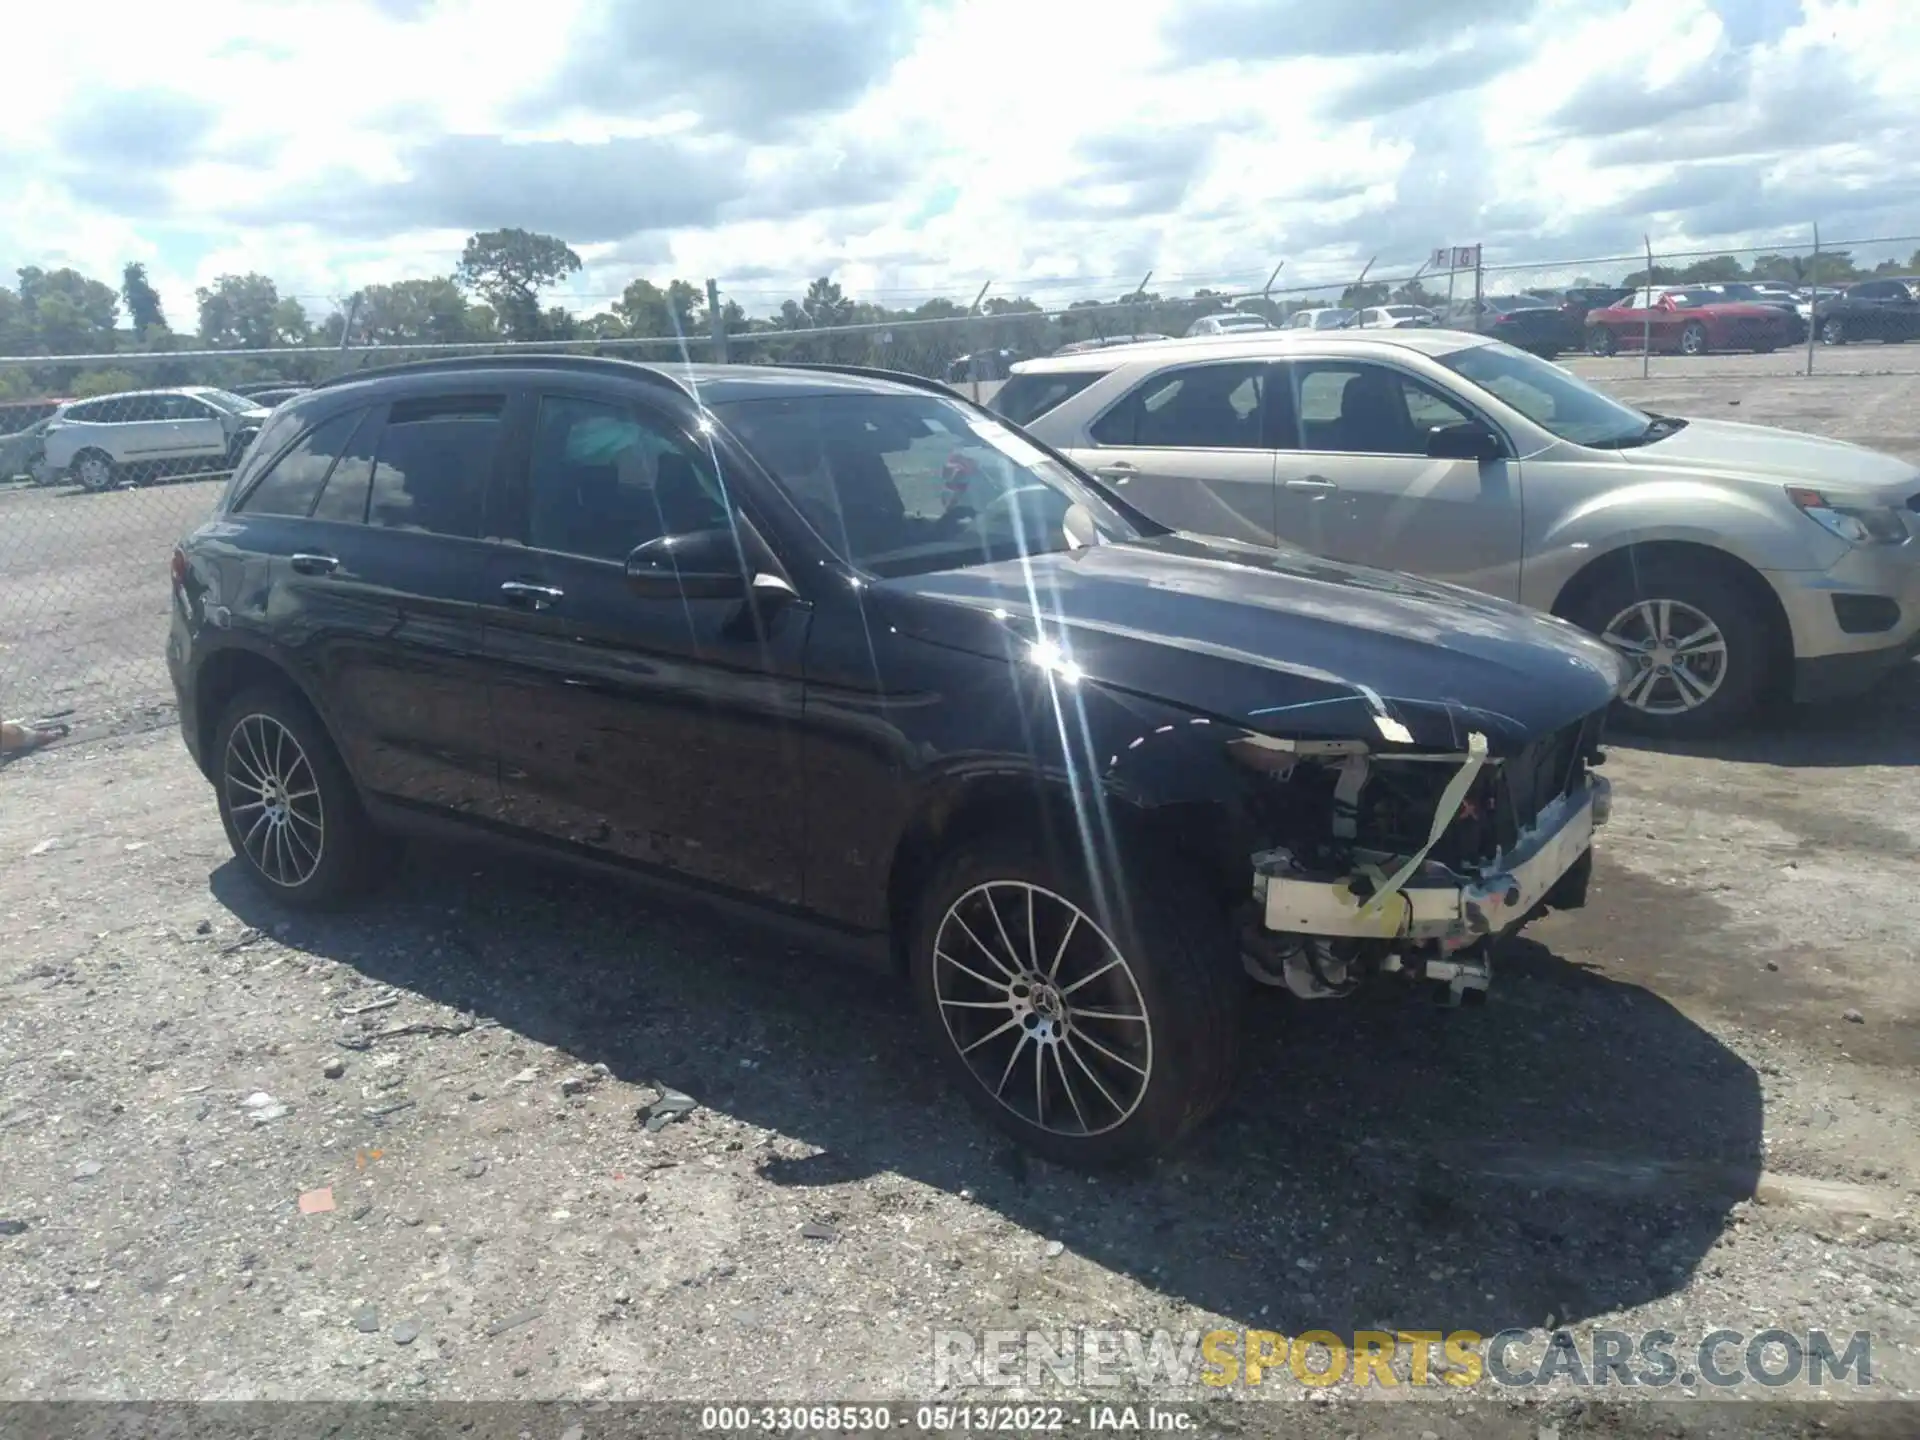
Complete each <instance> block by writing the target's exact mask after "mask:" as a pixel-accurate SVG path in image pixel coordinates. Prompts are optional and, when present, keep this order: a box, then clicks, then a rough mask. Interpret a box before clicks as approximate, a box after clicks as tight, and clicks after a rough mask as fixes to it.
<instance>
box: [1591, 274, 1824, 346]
mask: <svg viewBox="0 0 1920 1440" xmlns="http://www.w3.org/2000/svg"><path fill="white" fill-rule="evenodd" d="M1586 332H1587V350H1588V351H1589V352H1590V353H1592V354H1594V355H1613V354H1617V353H1619V352H1620V351H1622V350H1641V349H1645V350H1652V351H1671V352H1674V353H1677V354H1681V355H1706V354H1710V353H1712V352H1714V351H1720V350H1752V351H1755V352H1757V353H1758V354H1762V355H1765V354H1768V353H1770V352H1772V351H1774V350H1778V349H1781V348H1782V347H1783V346H1788V345H1797V344H1799V343H1800V342H1801V341H1803V340H1805V339H1806V335H1807V326H1806V322H1805V321H1804V320H1802V319H1801V318H1800V315H1799V313H1798V312H1797V311H1796V310H1795V309H1794V308H1793V307H1792V306H1790V305H1784V304H1779V303H1774V302H1768V301H1747V300H1729V299H1726V298H1725V297H1723V296H1722V295H1720V294H1718V293H1716V292H1715V291H1714V290H1712V289H1710V288H1708V287H1706V286H1683V287H1676V288H1659V287H1652V288H1644V289H1639V290H1635V291H1632V292H1631V293H1629V294H1627V295H1625V296H1623V297H1621V298H1620V299H1619V300H1616V301H1614V302H1613V304H1611V305H1607V306H1604V307H1602V308H1600V309H1597V310H1592V311H1589V312H1588V314H1587V321H1586Z"/></svg>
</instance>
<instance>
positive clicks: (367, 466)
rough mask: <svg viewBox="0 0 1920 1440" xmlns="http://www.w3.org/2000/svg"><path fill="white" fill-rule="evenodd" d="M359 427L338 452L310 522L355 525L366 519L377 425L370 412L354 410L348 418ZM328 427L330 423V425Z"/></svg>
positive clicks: (346, 417)
mask: <svg viewBox="0 0 1920 1440" xmlns="http://www.w3.org/2000/svg"><path fill="white" fill-rule="evenodd" d="M342 418H343V419H352V420H355V421H357V422H358V423H357V424H356V425H355V426H354V427H353V436H352V438H351V439H349V440H348V441H347V442H346V445H345V447H344V448H343V449H342V450H341V451H340V458H339V460H337V461H336V462H335V463H334V467H333V473H332V474H331V475H329V476H328V477H327V484H326V488H325V489H324V490H322V491H321V492H320V499H319V500H318V501H317V502H316V503H315V504H314V507H313V518H314V519H316V520H336V521H340V522H342V523H344V524H352V525H358V524H360V523H361V522H362V521H364V520H365V519H366V518H367V492H368V491H369V490H370V489H371V488H372V483H373V446H374V441H375V440H376V439H378V438H379V434H380V423H379V421H378V420H377V419H376V418H375V416H374V412H372V411H370V410H356V411H354V412H353V413H352V415H351V416H343V417H342ZM329 423H331V422H329Z"/></svg>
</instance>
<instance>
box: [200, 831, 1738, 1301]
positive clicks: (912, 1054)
mask: <svg viewBox="0 0 1920 1440" xmlns="http://www.w3.org/2000/svg"><path fill="white" fill-rule="evenodd" d="M213 889H214V893H215V895H216V896H217V897H218V898H219V899H220V900H221V901H222V902H223V903H225V904H226V905H227V906H228V907H229V908H230V909H231V910H232V911H233V912H234V913H235V914H236V915H237V916H238V917H240V918H241V919H242V920H243V921H245V922H246V923H248V924H251V925H254V926H256V927H260V928H262V929H271V930H272V931H273V932H274V933H275V934H276V936H277V937H279V938H280V939H281V940H282V942H283V943H285V944H287V945H290V946H293V947H295V948H298V949H303V950H306V951H308V952H310V953H313V954H316V955H321V956H326V957H329V958H331V959H333V960H336V961H340V962H344V963H346V964H349V965H351V966H353V967H354V968H355V969H356V970H357V971H359V972H360V973H361V974H363V975H364V976H366V977H367V978H368V979H369V980H372V981H376V982H380V983H384V984H389V985H394V986H398V987H401V988H402V989H404V990H407V991H412V992H415V993H417V994H419V995H421V996H422V997H425V998H427V999H429V1000H433V1001H437V1002H440V1003H444V1004H446V1005H450V1006H454V1007H456V1008H458V1009H460V1010H464V1011H470V1012H472V1013H473V1014H475V1015H477V1016H479V1017H482V1018H485V1019H491V1020H494V1021H497V1022H498V1023H499V1024H500V1025H501V1026H503V1027H506V1028H507V1029H508V1030H510V1031H512V1032H515V1033H517V1034H518V1035H520V1036H523V1037H525V1038H526V1039H528V1040H530V1041H535V1042H539V1043H543V1044H547V1045H552V1046H555V1047H557V1048H558V1049H559V1050H561V1051H564V1052H566V1053H567V1054H568V1055H570V1056H572V1057H575V1058H576V1059H577V1060H578V1061H579V1062H581V1063H583V1064H592V1063H596V1062H598V1063H604V1064H606V1065H607V1066H609V1067H610V1068H611V1069H612V1071H613V1072H614V1073H615V1074H616V1075H617V1076H618V1077H620V1078H621V1079H623V1080H629V1081H634V1082H637V1083H647V1082H657V1083H664V1084H666V1085H670V1086H672V1087H674V1088H676V1089H679V1090H682V1091H684V1092H686V1093H688V1094H690V1095H692V1096H693V1097H695V1098H696V1099H697V1100H698V1101H699V1102H700V1104H701V1105H703V1106H705V1107H708V1108H709V1109H712V1110H715V1111H719V1112H723V1113H726V1114H728V1115H731V1116H734V1117H736V1118H738V1119H740V1120H742V1121H745V1122H748V1123H750V1124H753V1125H756V1126H761V1127H765V1128H767V1129H770V1130H772V1131H775V1132H778V1133H779V1134H781V1135H783V1136H787V1137H791V1138H792V1139H794V1140H797V1141H800V1142H803V1146H804V1147H816V1148H817V1152H818V1153H816V1154H813V1155H811V1156H809V1157H807V1158H801V1159H790V1158H789V1159H782V1158H777V1157H776V1156H774V1155H773V1154H772V1153H771V1152H770V1153H769V1154H768V1155H767V1156H766V1157H764V1158H763V1159H762V1160H761V1161H760V1162H759V1170H760V1174H761V1176H762V1178H763V1179H765V1180H766V1181H767V1182H769V1183H770V1184H773V1185H776V1186H782V1187H824V1193H825V1194H828V1195H832V1196H833V1197H834V1198H832V1199H831V1200H823V1201H822V1202H821V1203H822V1204H825V1205H829V1206H831V1207H833V1208H835V1209H837V1210H839V1211H840V1212H841V1213H842V1214H845V1215H848V1216H849V1217H850V1218H849V1219H848V1221H847V1222H846V1223H848V1224H849V1225H852V1224H857V1222H858V1213H859V1211H860V1208H861V1205H862V1201H861V1198H860V1197H859V1195H858V1194H857V1193H854V1192H852V1191H850V1190H842V1191H840V1192H838V1193H836V1192H834V1191H833V1190H832V1188H831V1187H836V1186H841V1187H845V1186H848V1185H849V1184H850V1183H851V1182H857V1181H858V1180H860V1179H861V1178H863V1177H865V1176H869V1175H873V1174H876V1173H879V1172H893V1173H895V1174H898V1175H901V1176H904V1177H907V1178H909V1179H912V1180H915V1181H919V1182H922V1183H924V1184H926V1185H929V1186H935V1187H938V1188H939V1189H941V1190H944V1191H947V1192H949V1193H958V1192H960V1191H961V1190H963V1189H964V1190H966V1191H968V1192H969V1193H970V1194H971V1196H972V1198H973V1200H974V1202H975V1203H977V1204H980V1205H984V1206H988V1207H991V1208H992V1209H994V1210H995V1211H997V1212H998V1213H999V1214H1001V1215H1003V1216H1004V1217H1005V1218H1006V1219H1008V1220H1010V1221H1012V1222H1014V1223H1016V1224H1018V1225H1020V1226H1022V1227H1025V1228H1026V1229H1028V1230H1030V1231H1033V1232H1036V1233H1038V1234H1041V1235H1045V1236H1047V1237H1049V1238H1050V1239H1054V1240H1058V1241H1060V1242H1062V1243H1063V1244H1064V1245H1065V1246H1066V1247H1067V1248H1068V1249H1069V1250H1071V1251H1073V1252H1075V1253H1077V1254H1079V1255H1081V1256H1084V1257H1086V1258H1088V1259H1090V1260H1092V1261H1094V1262H1097V1263H1098V1264H1100V1265H1102V1266H1105V1267H1108V1268H1109V1269H1111V1270H1113V1271H1115V1272H1118V1273H1121V1274H1123V1275H1126V1276H1130V1277H1131V1278H1132V1279H1134V1280H1135V1281H1137V1282H1139V1283H1140V1284H1142V1285H1145V1286H1147V1287H1149V1288H1150V1289H1152V1290H1154V1291H1157V1292H1159V1293H1160V1294H1162V1295H1164V1296H1166V1297H1169V1298H1172V1299H1176V1300H1180V1301H1183V1302H1186V1303H1189V1304H1191V1305H1194V1306H1197V1307H1200V1308H1201V1309H1202V1310H1205V1311H1209V1312H1213V1313H1215V1314H1218V1315H1220V1316H1224V1317H1226V1318H1228V1319H1230V1320H1231V1321H1233V1322H1235V1323H1238V1324H1243V1325H1248V1326H1253V1327H1259V1328H1268V1329H1273V1330H1277V1331H1280V1332H1282V1333H1291V1334H1299V1333H1302V1332H1304V1331H1305V1330H1308V1329H1312V1328H1327V1329H1331V1330H1333V1331H1335V1332H1340V1331H1343V1330H1344V1331H1351V1330H1352V1329H1355V1328H1387V1329H1391V1328H1396V1327H1397V1328H1399V1329H1402V1330H1441V1331H1453V1330H1457V1329H1462V1328H1469V1329H1476V1330H1480V1331H1482V1332H1483V1333H1491V1332H1492V1331H1495V1330H1498V1329H1500V1328H1503V1327H1505V1326H1511V1325H1541V1324H1545V1323H1553V1322H1558V1323H1569V1322H1577V1321H1579V1320H1581V1319H1583V1318H1587V1317H1591V1316H1595V1315H1598V1314H1602V1313H1605V1312H1609V1311H1615V1310H1618V1309H1620V1308H1623V1307H1628V1306H1634V1305H1639V1304H1643V1303H1645V1302H1648V1301H1651V1300H1653V1299H1655V1298H1657V1297H1659V1296H1661V1295H1664V1294H1667V1293H1669V1292H1672V1291H1674V1290H1677V1289H1679V1288H1680V1287H1681V1286H1682V1285H1683V1284H1684V1283H1685V1279H1686V1277H1687V1275H1688V1274H1689V1273H1690V1271H1691V1270H1692V1268H1693V1267H1694V1266H1695V1265H1696V1264H1697V1263H1699V1262H1700V1261H1701V1260H1702V1258H1703V1256H1704V1255H1705V1254H1706V1253H1707V1251H1708V1250H1709V1249H1710V1248H1711V1247H1712V1245H1713V1244H1714V1242H1715V1240H1716V1239H1717V1237H1719V1236H1720V1234H1721V1233H1722V1230H1723V1227H1724V1225H1725V1223H1726V1221H1727V1211H1728V1207H1729V1206H1730V1205H1731V1204H1733V1203H1734V1202H1736V1201H1738V1200H1740V1199H1743V1198H1745V1197H1747V1196H1749V1195H1751V1194H1752V1193H1753V1190H1754V1188H1755V1185H1756V1183H1757V1180H1758V1175H1759V1169H1760V1153H1761V1150H1760V1142H1761V1093H1760V1089H1759V1085H1758V1081H1757V1077H1756V1076H1755V1074H1754V1073H1753V1071H1752V1070H1751V1069H1749V1068H1748V1066H1747V1065H1746V1064H1745V1063H1744V1062H1743V1061H1742V1060H1741V1059H1739V1058H1738V1057H1737V1056H1736V1055H1734V1054H1733V1053H1732V1052H1731V1051H1729V1050H1728V1049H1726V1048H1725V1047H1724V1046H1722V1045H1721V1044H1720V1043H1719V1042H1718V1041H1717V1040H1715V1039H1714V1038H1713V1037H1712V1036H1711V1035H1709V1034H1708V1033H1707V1032H1705V1031H1704V1030H1702V1029H1700V1028H1699V1027H1698V1026H1696V1025H1695V1024H1694V1023H1693V1022H1691V1021H1690V1020H1688V1019H1687V1018H1686V1017H1685V1016H1683V1015H1682V1014H1681V1013H1680V1012H1679V1011H1678V1010H1676V1009H1675V1008H1673V1007H1672V1006H1670V1005H1668V1004H1667V1003H1666V1002H1665V1001H1663V1000H1661V999H1660V998H1659V997H1658V996H1656V995H1654V994H1652V993H1651V992H1649V991H1647V990H1645V989H1642V988H1640V987H1638V986H1634V985H1630V984H1621V983H1617V982H1615V981H1612V980H1609V979H1608V978H1606V977H1605V976H1604V975H1601V974H1598V973H1595V972H1592V971H1589V970H1587V969H1583V968H1581V967H1578V966H1575V965H1572V964H1569V963H1567V962H1565V961H1563V960H1561V959H1560V958H1558V957H1557V956H1555V955H1554V954H1552V953H1551V952H1550V951H1548V950H1546V949H1545V948H1544V947H1542V946H1539V945H1536V944H1532V943H1530V942H1527V941H1525V940H1524V939H1522V940H1519V941H1514V942H1511V943H1510V945H1509V946H1508V947H1507V950H1506V952H1505V953H1503V955H1502V957H1501V969H1502V974H1501V977H1500V979H1499V980H1497V981H1496V984H1495V988H1494V993H1493V995H1492V997H1491V998H1490V1000H1489V1002H1488V1003H1487V1004H1485V1005H1483V1006H1472V1007H1465V1008H1461V1009H1456V1010H1447V1009H1444V1008H1442V1007H1440V1006H1438V1005H1435V1004H1432V1003H1429V1002H1425V1001H1423V1000H1420V999H1416V998H1403V997H1402V996H1401V995H1399V994H1396V995H1394V996H1392V997H1388V996H1382V997H1380V998H1378V999H1357V1000H1353V1001H1347V1002H1321V1003H1318V1004H1294V1003H1290V1002H1287V1001H1284V1000H1282V999H1280V998H1279V997H1277V996H1275V995H1273V993H1272V992H1267V991H1262V992H1259V993H1258V994H1257V995H1253V996H1250V1004H1249V1007H1248V1013H1249V1025H1250V1030H1251V1034H1250V1035H1249V1037H1248V1046H1247V1064H1246V1065H1245V1067H1244V1073H1243V1079H1242V1082H1241V1084H1240V1086H1239V1088H1238V1093H1237V1094H1236V1096H1235V1097H1234V1098H1233V1099H1232V1100H1231V1101H1230V1102H1229V1104H1228V1105H1227V1107H1226V1109H1225V1110H1224V1111H1223V1113H1222V1114H1221V1115H1220V1116H1219V1117H1217V1119H1216V1120H1215V1121H1214V1122H1213V1123H1212V1125H1211V1126H1209V1127H1208V1128H1207V1129H1206V1130H1205V1131H1204V1132H1202V1133H1201V1134H1200V1135H1199V1136H1198V1137H1197V1138H1196V1140H1195V1141H1194V1142H1193V1143H1192V1144H1191V1145H1190V1146H1189V1147H1188V1148H1187V1149H1185V1150H1184V1151H1183V1152H1182V1153H1181V1154H1180V1155H1178V1156H1176V1157H1175V1158H1172V1159H1170V1160H1165V1161H1161V1162H1158V1163H1156V1164H1155V1165H1152V1166H1150V1167H1147V1168H1145V1169H1143V1170H1141V1171H1139V1172H1136V1173H1128V1174H1121V1175H1102V1176H1098V1177H1093V1178H1090V1177H1088V1176H1086V1175H1081V1174H1076V1173H1072V1172H1069V1171H1065V1170H1061V1169H1057V1168H1055V1167H1053V1166H1050V1165H1046V1164H1044V1163H1041V1162H1038V1161H1034V1160H1030V1159H1026V1158H1023V1153H1022V1152H1021V1151H1018V1150H1016V1149H1014V1148H1013V1147H1012V1146H1011V1145H1010V1144H1009V1143H1007V1142H1005V1141H1004V1140H1002V1139H1001V1138H999V1136H998V1135H997V1133H996V1132H994V1131H993V1130H992V1129H991V1128H990V1127H989V1126H987V1125H985V1124H984V1123H983V1122H981V1121H979V1120H978V1119H976V1118H975V1116H974V1115H973V1113H972V1112H971V1111H970V1110H969V1109H968V1107H967V1106H966V1105H965V1104H964V1102H963V1100H962V1098H961V1097H960V1095H959V1094H957V1093H955V1092H954V1091H953V1090H951V1089H949V1088H948V1085H947V1083H946V1082H945V1080H944V1079H943V1078H942V1076H941V1074H940V1073H939V1072H938V1071H937V1069H936V1067H935V1065H934V1064H933V1062H932V1059H931V1056H930V1054H929V1052H928V1049H927V1045H926V1042H925V1041H923V1039H922V1038H921V1032H920V1030H919V1027H918V1018H917V1016H916V1015H915V1014H914V1012H913V1009H912V1005H911V1001H910V999H909V997H908V996H907V994H906V991H905V988H904V986H900V985H895V984H891V983H888V982H886V981H884V980H876V979H875V977H874V976H873V975H872V974H871V973H870V972H867V971H864V970H861V969H858V968H854V967H850V966H847V965H845V964H842V963H839V962H836V961H835V960H833V959H831V958H827V957H823V956H821V955H818V954H815V953H813V952H810V951H808V950H806V949H802V948H799V947H797V946H795V945H793V944H792V943H791V942H788V941H786V940H784V939H782V938H779V937H771V936H768V935H767V934H765V933H763V932H761V931H760V930H758V929H757V928H756V927H754V926H751V925H749V924H746V923H744V922H740V921H737V920H732V919H729V918H714V917H711V916H709V915H708V914H707V912H705V911H702V910H698V909H694V908H690V907H682V906H678V905H674V904H671V903H669V902H664V901H656V900H655V899H653V898H652V897H651V896H647V895H642V894H636V893H635V892H634V891H632V890H631V889H629V888H627V887H623V886H621V885H619V884H617V883H615V882H611V881H606V880H601V879H598V878H595V877H590V876H578V875H574V874H571V873H567V872H561V871H546V870H542V869H540V868H538V867H529V866H528V865H526V864H525V863H524V862H519V861H507V860H502V859H500V858H497V857H494V856H490V855H484V854H477V853H473V852H469V851H465V850H461V849H451V848H447V847H442V846H419V845H416V846H414V847H412V849H411V851H410V852H409V856H408V859H407V861H406V862H405V864H404V865H403V866H402V867H401V873H400V874H399V876H398V878H397V881H396V883H395V884H394V885H393V886H392V887H391V888H390V889H389V890H388V892H387V893H386V894H385V895H383V896H382V897H379V898H378V899H376V900H374V901H373V902H371V903H370V904H369V905H368V906H367V907H366V908H364V909H362V910H360V911H356V912H350V913H345V914H338V915H325V916H306V915H290V914H288V913H286V912H284V911H281V910H280V909H278V908H277V907H276V906H275V905H274V904H273V903H272V902H271V901H269V900H268V899H266V898H265V897H264V896H263V895H262V894H261V893H260V892H259V891H258V890H257V889H255V888H254V887H253V886H252V885H251V884H250V883H249V882H248V881H247V880H246V879H245V877H244V875H243V873H242V872H241V870H240V869H239V867H238V866H237V865H236V864H235V863H233V862H228V863H227V864H226V865H225V866H223V867H222V868H221V869H220V870H219V871H217V872H216V873H215V875H214V877H213ZM1702 903H1707V904H1710V903H1711V902H1710V901H1704V900H1703V901H1702ZM743 1062H751V1064H750V1065H746V1064H743ZM786 1148H789V1149H790V1148H793V1147H786ZM1034 1283H1036V1284H1042V1285H1044V1283H1046V1282H1042V1281H1038V1280H1036V1281H1035V1282H1034ZM1047 1298H1048V1297H1047V1296H1046V1295H1045V1294H1036V1295H1035V1296H1034V1297H1033V1302H1032V1303H1029V1304H1028V1306H1027V1307H1026V1309H1027V1313H1028V1315H1029V1316H1031V1315H1033V1314H1034V1313H1035V1311H1036V1310H1039V1311H1041V1312H1044V1311H1045V1310H1046V1309H1049V1308H1059V1309H1062V1310H1064V1311H1065V1312H1066V1313H1068V1314H1075V1313H1077V1312H1078V1311H1079V1310H1081V1309H1085V1310H1087V1311H1088V1316H1087V1318H1088V1319H1089V1320H1091V1319H1092V1318H1093V1317H1094V1315H1095V1314H1096V1313H1097V1314H1101V1315H1109V1314H1110V1312H1109V1311H1107V1310H1106V1309H1105V1308H1104V1307H1093V1306H1090V1305H1089V1304H1088V1302H1087V1300H1086V1299H1085V1298H1084V1297H1081V1298H1079V1299H1078V1300H1076V1298H1075V1297H1074V1296H1073V1295H1072V1294H1071V1293H1064V1294H1056V1295H1053V1296H1052V1297H1051V1299H1052V1302H1053V1303H1052V1304H1051V1305H1048V1304H1047V1303H1045V1302H1046V1300H1047ZM1029 1323H1031V1322H1029ZM1112 1323H1125V1317H1119V1318H1117V1319H1114V1320H1113V1321H1112Z"/></svg>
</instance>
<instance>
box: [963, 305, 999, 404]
mask: <svg viewBox="0 0 1920 1440" xmlns="http://www.w3.org/2000/svg"><path fill="white" fill-rule="evenodd" d="M991 284H993V281H991V280H989V281H987V284H986V285H982V286H981V287H980V293H979V294H978V295H976V296H974V297H973V304H971V305H969V306H968V307H967V314H968V315H969V316H970V317H972V318H973V319H974V321H975V322H976V323H974V324H971V325H969V326H967V331H966V334H967V381H968V384H969V387H970V388H971V389H972V391H973V395H972V399H973V403H974V404H976V405H978V404H979V403H980V336H981V334H982V330H981V328H980V326H979V324H978V320H979V315H980V302H981V301H982V300H984V299H986V298H987V285H991Z"/></svg>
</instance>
